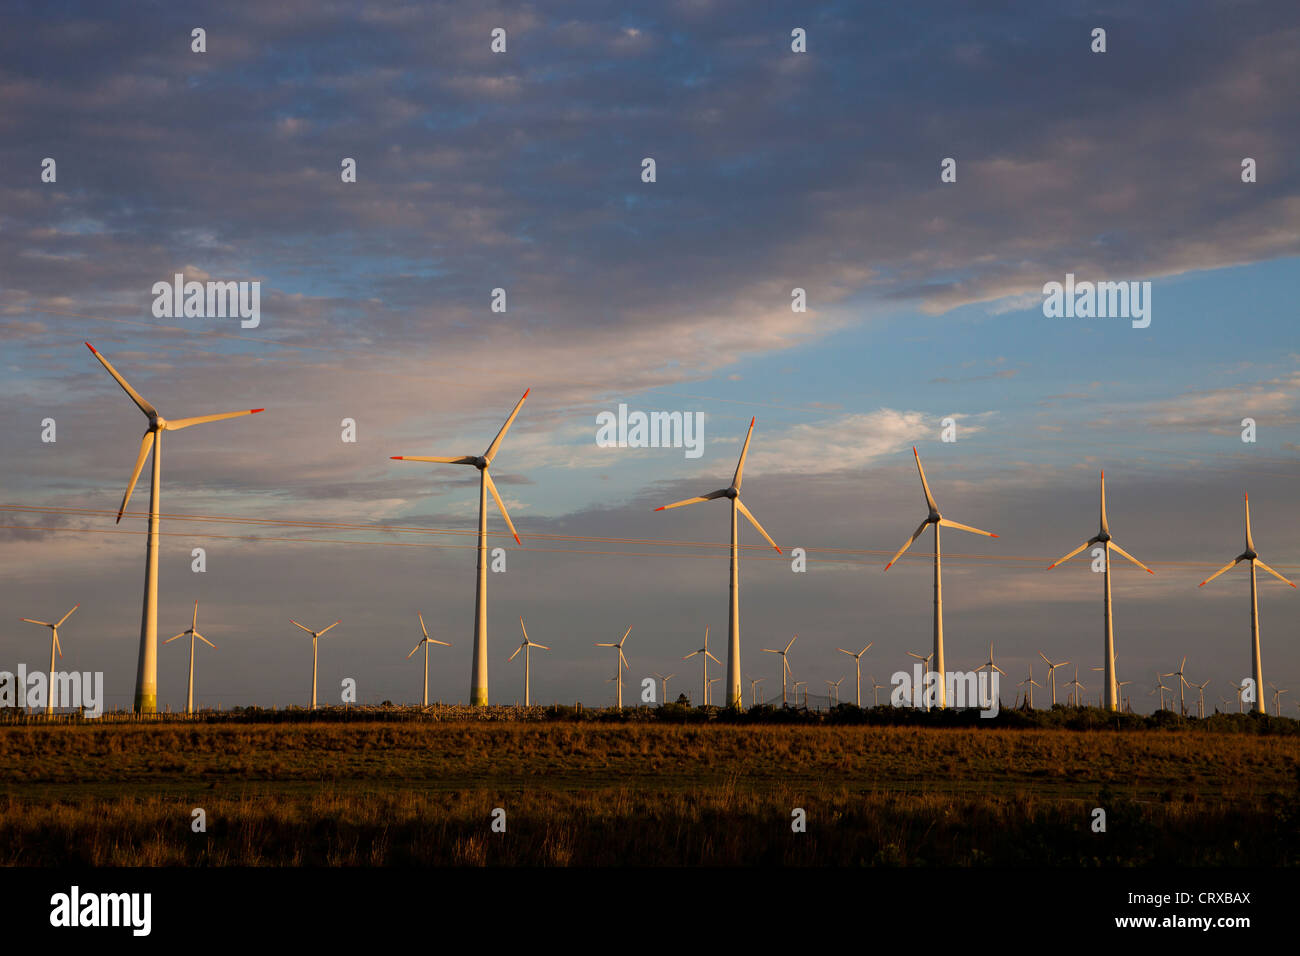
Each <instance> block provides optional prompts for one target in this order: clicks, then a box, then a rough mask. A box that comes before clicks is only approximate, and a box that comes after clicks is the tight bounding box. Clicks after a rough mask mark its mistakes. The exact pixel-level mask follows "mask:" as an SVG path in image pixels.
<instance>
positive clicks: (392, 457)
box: [388, 455, 405, 461]
mask: <svg viewBox="0 0 1300 956" xmlns="http://www.w3.org/2000/svg"><path fill="white" fill-rule="evenodd" d="M388 457H389V458H391V459H392V460H393V461H404V460H405V459H404V458H403V457H402V456H401V455H389V456H388Z"/></svg>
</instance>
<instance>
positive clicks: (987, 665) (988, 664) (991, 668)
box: [975, 641, 1007, 707]
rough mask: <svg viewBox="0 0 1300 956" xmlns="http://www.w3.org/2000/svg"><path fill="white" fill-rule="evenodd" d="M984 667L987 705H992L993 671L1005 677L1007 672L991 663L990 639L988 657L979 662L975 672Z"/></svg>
mask: <svg viewBox="0 0 1300 956" xmlns="http://www.w3.org/2000/svg"><path fill="white" fill-rule="evenodd" d="M986 668H987V669H988V672H989V699H988V704H989V706H990V707H991V706H993V672H994V671H997V673H999V674H1001V675H1002V676H1003V677H1006V676H1007V672H1006V671H1004V670H1003V669H1002V668H1001V667H998V665H997V664H995V663H993V642H992V641H989V659H988V660H987V661H986V662H985V663H983V664H981V665H980V666H979V667H977V668H975V673H977V674H978V673H979V672H980V671H982V670H984V669H986ZM981 703H982V702H981Z"/></svg>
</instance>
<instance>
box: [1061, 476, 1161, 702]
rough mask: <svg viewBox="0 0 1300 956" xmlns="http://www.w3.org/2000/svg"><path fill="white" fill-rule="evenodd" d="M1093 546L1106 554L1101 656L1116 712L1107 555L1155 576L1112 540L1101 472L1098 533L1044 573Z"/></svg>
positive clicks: (1116, 696)
mask: <svg viewBox="0 0 1300 956" xmlns="http://www.w3.org/2000/svg"><path fill="white" fill-rule="evenodd" d="M1092 544H1100V545H1101V546H1102V549H1103V552H1104V555H1105V562H1106V563H1105V567H1104V568H1103V569H1102V571H1103V578H1104V581H1103V583H1102V587H1103V589H1104V591H1105V595H1106V602H1105V646H1104V648H1103V653H1102V659H1103V660H1104V661H1105V662H1106V665H1105V666H1106V684H1105V691H1106V703H1105V706H1106V709H1107V710H1118V709H1119V697H1118V695H1117V693H1116V684H1115V627H1114V623H1113V621H1112V619H1111V605H1110V553H1111V552H1112V551H1115V552H1118V553H1119V554H1120V555H1122V556H1123V557H1126V558H1128V559H1129V560H1130V561H1132V562H1133V563H1134V564H1136V565H1137V566H1138V567H1139V568H1141V569H1142V570H1143V571H1145V572H1146V573H1147V574H1155V572H1154V571H1152V570H1151V569H1150V568H1148V567H1147V566H1146V565H1145V564H1143V563H1142V562H1141V561H1139V560H1138V559H1137V558H1135V557H1133V555H1131V554H1129V553H1128V552H1127V551H1125V550H1124V549H1123V548H1121V547H1120V546H1119V545H1117V544H1116V543H1115V541H1114V540H1113V539H1112V538H1111V536H1110V526H1109V524H1108V523H1107V521H1106V472H1104V471H1103V472H1102V473H1101V530H1100V531H1098V532H1097V533H1096V534H1095V535H1093V536H1092V537H1091V538H1089V539H1088V540H1087V541H1085V542H1084V543H1083V544H1081V545H1079V546H1078V547H1077V548H1075V549H1074V550H1073V551H1071V552H1070V553H1069V554H1067V555H1066V556H1065V557H1063V558H1059V559H1057V560H1056V561H1054V562H1052V563H1051V564H1049V565H1048V566H1047V570H1048V571H1050V570H1052V568H1055V567H1057V566H1058V565H1062V564H1064V563H1065V562H1066V561H1069V560H1070V559H1071V558H1072V557H1074V556H1075V555H1076V554H1078V553H1079V552H1080V551H1082V550H1083V549H1084V548H1086V547H1088V546H1089V545H1092ZM1076 676H1077V675H1076Z"/></svg>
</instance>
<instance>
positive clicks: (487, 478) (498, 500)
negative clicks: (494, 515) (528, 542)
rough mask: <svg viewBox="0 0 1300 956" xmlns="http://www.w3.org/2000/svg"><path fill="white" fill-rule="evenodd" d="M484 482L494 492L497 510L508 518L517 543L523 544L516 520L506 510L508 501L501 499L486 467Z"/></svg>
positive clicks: (493, 497) (508, 524) (507, 522)
mask: <svg viewBox="0 0 1300 956" xmlns="http://www.w3.org/2000/svg"><path fill="white" fill-rule="evenodd" d="M483 483H484V484H485V485H487V487H488V491H490V492H492V500H493V501H495V502H496V503H497V510H498V511H500V512H501V517H503V518H505V519H506V527H507V528H509V529H510V533H511V534H512V535H514V536H515V544H523V542H522V541H520V540H519V532H518V531H516V530H515V525H514V522H513V521H511V520H510V513H509V512H508V511H506V503H505V502H504V501H502V500H501V495H500V494H499V493H498V492H497V485H496V482H495V481H493V480H492V476H491V475H489V474H488V473H487V469H486V468H485V469H483Z"/></svg>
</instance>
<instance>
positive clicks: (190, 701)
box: [163, 601, 217, 716]
mask: <svg viewBox="0 0 1300 956" xmlns="http://www.w3.org/2000/svg"><path fill="white" fill-rule="evenodd" d="M198 626H199V602H198V601H195V602H194V617H193V618H191V619H190V629H189V630H188V631H181V632H180V633H179V634H177V635H176V636H175V637H169V638H167V640H165V641H163V643H164V644H170V643H171V642H172V641H178V640H180V639H181V638H182V637H186V636H188V637H189V639H190V682H189V687H188V689H187V690H186V692H185V713H186V715H187V716H189V715H192V714H193V713H194V640H195V638H198V639H199V640H200V641H202V642H203V643H204V644H206V645H208V647H210V648H212V649H213V650H214V651H215V650H216V649H217V645H215V644H213V643H212V642H211V641H210V640H208V639H207V638H206V637H204V636H203V635H202V634H200V633H199V632H198Z"/></svg>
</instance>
